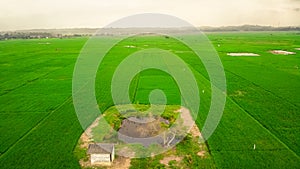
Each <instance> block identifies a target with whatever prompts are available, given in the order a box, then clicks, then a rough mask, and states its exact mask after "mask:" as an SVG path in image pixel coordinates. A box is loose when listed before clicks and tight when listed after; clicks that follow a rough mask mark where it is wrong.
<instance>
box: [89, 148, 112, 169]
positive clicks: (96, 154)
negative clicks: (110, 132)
mask: <svg viewBox="0 0 300 169" xmlns="http://www.w3.org/2000/svg"><path fill="white" fill-rule="evenodd" d="M87 153H88V154H90V159H91V164H92V165H105V166H110V165H111V164H112V162H113V161H114V158H115V147H114V145H113V144H105V143H94V144H90V145H89V148H88V151H87Z"/></svg>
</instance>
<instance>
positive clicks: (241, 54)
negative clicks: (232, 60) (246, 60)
mask: <svg viewBox="0 0 300 169" xmlns="http://www.w3.org/2000/svg"><path fill="white" fill-rule="evenodd" d="M227 55H228V56H259V54H256V53H227Z"/></svg>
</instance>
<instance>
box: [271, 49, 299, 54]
mask: <svg viewBox="0 0 300 169" xmlns="http://www.w3.org/2000/svg"><path fill="white" fill-rule="evenodd" d="M270 53H272V54H274V55H294V54H296V53H295V52H289V51H285V50H271V51H270Z"/></svg>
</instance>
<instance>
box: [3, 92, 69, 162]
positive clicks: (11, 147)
mask: <svg viewBox="0 0 300 169" xmlns="http://www.w3.org/2000/svg"><path fill="white" fill-rule="evenodd" d="M70 100H72V95H71V96H70V97H68V98H67V99H66V100H65V101H64V102H63V103H62V104H60V105H59V106H58V107H57V108H55V109H54V110H52V111H51V112H49V113H48V114H47V115H46V116H45V117H44V118H42V119H41V120H40V121H39V122H38V123H37V124H36V125H35V126H33V127H32V128H31V129H30V130H28V131H27V132H26V133H25V134H24V135H23V136H22V137H20V138H19V139H18V140H17V141H16V142H15V143H13V144H12V145H11V146H10V147H9V148H8V149H6V151H4V152H2V154H1V155H0V159H1V158H3V157H4V156H5V154H7V153H8V152H9V151H10V150H12V149H13V148H14V147H15V146H16V145H17V144H18V143H19V142H21V141H22V140H23V139H25V138H26V137H27V136H28V135H29V134H31V133H32V132H33V131H34V130H35V129H36V128H38V127H39V126H40V125H42V124H43V123H44V122H45V121H46V120H47V119H48V118H49V117H50V116H51V115H52V114H53V113H54V112H56V111H57V110H59V109H60V108H61V107H62V106H63V105H65V104H66V103H67V102H69V101H70Z"/></svg>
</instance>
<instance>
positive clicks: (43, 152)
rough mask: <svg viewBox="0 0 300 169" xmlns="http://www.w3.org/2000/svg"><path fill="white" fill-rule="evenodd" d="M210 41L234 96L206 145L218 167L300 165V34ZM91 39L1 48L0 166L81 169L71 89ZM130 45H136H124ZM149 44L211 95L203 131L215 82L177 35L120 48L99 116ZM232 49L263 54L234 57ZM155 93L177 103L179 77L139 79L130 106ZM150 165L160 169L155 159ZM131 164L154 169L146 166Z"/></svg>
mask: <svg viewBox="0 0 300 169" xmlns="http://www.w3.org/2000/svg"><path fill="white" fill-rule="evenodd" d="M208 37H209V39H210V40H211V41H212V43H213V45H214V46H215V47H216V50H217V51H218V53H219V55H220V58H221V60H222V63H223V65H224V68H225V73H226V80H227V95H228V97H227V103H226V107H225V111H224V114H223V117H222V120H221V122H220V124H219V126H218V128H217V130H216V131H215V132H214V134H213V135H212V136H211V138H210V139H209V140H208V142H207V144H208V145H209V150H210V152H211V154H212V157H213V160H214V162H215V165H216V167H217V168H297V167H299V165H300V157H299V156H300V132H299V131H300V130H299V129H300V126H299V124H300V116H299V112H300V97H299V95H300V90H299V86H300V81H299V79H300V78H299V77H300V71H299V69H297V68H296V67H299V66H300V54H299V51H296V50H295V49H294V48H296V47H298V48H299V47H300V35H299V33H298V34H297V33H295V32H264V33H260V32H251V33H211V34H208ZM86 40H87V38H74V39H47V40H46V39H43V40H9V41H0V65H1V66H0V75H1V76H0V77H1V78H0V84H1V85H0V103H1V106H0V118H1V120H0V136H1V137H0V153H1V156H0V166H1V168H79V167H80V166H79V163H78V161H77V158H76V157H75V155H74V154H73V150H74V147H75V146H76V144H77V141H78V138H79V137H80V135H81V133H82V131H83V130H82V128H81V126H80V124H79V122H78V120H77V116H76V113H75V111H74V107H73V103H72V97H71V89H72V73H73V68H74V65H75V62H76V59H77V57H78V54H79V52H80V49H81V48H82V46H83V45H84V43H85V42H86ZM133 41H134V42H135V43H136V46H137V47H138V48H132V49H131V48H124V46H125V45H127V44H129V45H131V44H132V43H133ZM41 42H49V43H50V44H49V45H45V44H39V43H41ZM144 44H147V45H148V48H151V47H159V48H161V49H167V50H171V51H173V52H174V53H176V54H177V55H178V56H179V57H181V58H182V59H183V60H184V61H185V62H186V63H188V65H189V67H190V69H191V70H192V72H193V73H194V75H195V77H196V79H197V82H198V86H199V89H200V91H202V90H205V93H204V94H201V95H200V100H201V103H200V104H201V106H200V109H199V110H200V111H199V114H198V117H197V121H196V123H197V125H198V126H199V127H200V128H201V127H202V126H203V124H204V121H205V118H206V115H207V111H208V109H209V106H210V83H209V77H208V74H207V72H206V71H205V68H204V67H203V65H202V63H201V62H200V61H199V59H198V58H197V57H195V56H194V55H193V53H192V52H187V51H188V49H187V48H186V47H185V46H184V45H181V44H180V43H178V42H177V41H175V40H173V39H172V38H169V39H166V38H164V37H152V36H150V37H149V36H147V37H134V38H130V39H127V40H125V41H122V42H120V43H119V44H117V45H116V46H115V47H114V48H113V50H111V51H110V52H109V53H108V55H107V57H106V58H105V59H104V62H103V65H101V66H100V69H99V70H98V74H97V79H96V97H97V102H98V104H99V107H100V109H101V110H102V111H104V110H106V109H107V108H109V107H110V106H112V105H113V102H112V98H111V95H110V83H111V77H112V75H113V72H114V70H115V68H116V66H117V65H118V64H119V63H120V62H121V61H122V60H123V59H124V57H126V56H127V55H129V54H131V53H133V52H135V51H137V50H138V49H141V48H145V47H144V46H143V45H144ZM218 45H220V46H219V47H218ZM272 49H284V50H289V51H294V52H297V54H296V55H288V56H284V55H273V54H271V53H269V52H268V51H269V50H272ZM178 51H179V52H178ZM182 51H185V52H182ZM228 52H252V53H258V54H260V55H261V56H260V57H230V56H227V55H226V54H227V53H228ZM133 66H134V65H133ZM154 81H155V82H156V83H154ZM156 88H160V89H162V90H163V91H165V94H166V96H167V98H168V104H171V105H172V104H173V105H176V104H178V102H179V101H180V100H179V98H180V97H178V93H179V91H178V87H177V86H176V84H175V82H174V79H172V77H171V76H169V75H167V74H165V73H164V72H161V71H157V70H147V71H143V72H141V73H140V74H139V75H137V76H136V77H135V78H134V79H133V81H132V82H131V86H130V99H131V100H132V101H133V102H134V103H144V104H147V103H148V101H149V100H148V95H149V92H150V91H151V90H152V89H156ZM254 144H255V145H256V149H255V150H254V149H253V145H254ZM182 151H189V150H184V149H183V150H182ZM77 154H78V153H77ZM79 154H80V153H79ZM157 158H160V156H158V157H157ZM190 158H191V159H193V158H194V157H193V156H192V157H190ZM153 160H154V161H153V164H157V159H156V160H155V159H153ZM187 160H189V159H187ZM194 160H197V159H194ZM133 164H136V165H135V166H134V167H138V166H141V167H143V166H150V162H149V160H148V159H144V160H141V161H140V162H135V163H133ZM199 168H200V167H199Z"/></svg>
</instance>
